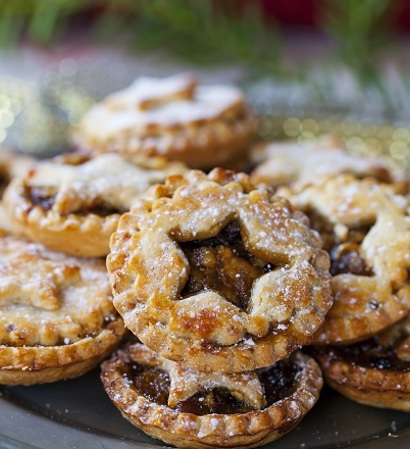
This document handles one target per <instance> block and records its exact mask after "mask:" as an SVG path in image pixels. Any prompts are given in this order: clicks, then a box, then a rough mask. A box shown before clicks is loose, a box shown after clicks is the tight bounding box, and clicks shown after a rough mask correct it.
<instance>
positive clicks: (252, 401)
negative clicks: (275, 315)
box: [101, 343, 322, 448]
mask: <svg viewBox="0 0 410 449" xmlns="http://www.w3.org/2000/svg"><path fill="white" fill-rule="evenodd" d="M101 377H102V381H103V384H104V387H105V389H106V391H107V393H108V395H109V397H110V398H111V400H112V401H113V402H114V404H115V405H116V406H117V407H118V409H119V410H120V411H121V413H122V415H123V416H124V417H125V418H126V419H128V420H129V421H130V422H131V423H133V424H134V425H136V426H137V427H139V428H140V429H142V430H143V431H144V432H146V433H148V434H149V435H151V436H153V437H154V438H160V439H161V440H163V441H165V442H166V443H170V444H173V445H175V446H179V447H191V448H192V447H193V448H211V447H230V448H239V447H255V446H259V445H262V444H265V443H268V442H270V441H273V440H276V439H278V438H280V437H281V436H283V435H284V434H285V433H287V432H289V431H290V430H291V429H293V427H294V426H295V425H296V424H297V423H298V422H299V421H300V419H302V418H303V416H304V415H305V414H306V413H307V412H308V411H309V410H310V409H311V408H312V407H313V405H314V404H315V402H316V401H317V399H318V396H319V391H320V389H321V387H322V377H321V373H320V370H319V367H318V366H317V364H316V363H315V361H314V360H313V359H312V358H310V357H308V356H306V355H304V354H302V353H300V352H296V353H295V354H293V355H292V356H291V358H290V359H287V360H285V361H282V362H278V363H277V364H275V365H274V366H272V367H270V368H264V369H261V370H258V371H256V372H255V371H254V372H245V373H237V374H221V373H203V372H199V371H194V370H192V369H189V368H183V367H182V366H180V365H178V364H176V363H175V362H172V361H170V360H166V359H164V358H162V357H160V356H158V355H156V354H155V353H154V352H153V351H151V350H149V349H148V348H146V347H145V346H144V345H142V344H139V343H136V344H134V345H131V346H129V347H128V348H126V349H124V350H120V351H118V352H117V353H116V354H115V355H114V357H113V358H112V359H111V360H108V361H106V362H104V363H103V365H102V374H101Z"/></svg>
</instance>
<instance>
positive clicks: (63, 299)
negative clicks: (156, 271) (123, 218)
mask: <svg viewBox="0 0 410 449" xmlns="http://www.w3.org/2000/svg"><path fill="white" fill-rule="evenodd" d="M111 299H112V298H111V295H110V289H109V283H108V276H107V273H106V271H105V266H104V262H103V261H101V260H97V259H79V258H74V257H69V256H67V255H65V254H62V253H56V252H53V251H49V250H47V249H45V248H44V247H43V246H42V245H40V244H36V243H30V242H27V241H25V240H18V239H16V238H15V237H2V238H1V239H0V383H2V384H8V385H19V384H23V385H29V384H34V383H40V382H53V381H56V380H60V379H63V378H68V377H76V376H79V375H81V374H83V373H84V372H86V371H88V370H89V369H91V368H93V367H94V366H96V365H97V364H98V363H99V362H100V361H101V360H102V359H104V358H105V357H106V356H107V355H108V354H109V353H110V352H111V351H112V350H113V349H114V348H115V346H116V345H117V343H118V342H119V340H120V339H121V337H122V335H123V333H124V326H123V323H122V320H121V318H120V317H119V316H118V314H117V312H116V310H115V309H114V306H113V305H112V300H111Z"/></svg>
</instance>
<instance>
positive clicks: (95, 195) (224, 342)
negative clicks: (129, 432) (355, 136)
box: [0, 74, 410, 448]
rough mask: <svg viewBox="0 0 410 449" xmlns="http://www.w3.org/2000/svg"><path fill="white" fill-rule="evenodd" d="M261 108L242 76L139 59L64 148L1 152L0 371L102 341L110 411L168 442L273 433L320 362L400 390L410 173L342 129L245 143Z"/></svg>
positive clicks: (343, 380)
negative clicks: (214, 82) (235, 81)
mask: <svg viewBox="0 0 410 449" xmlns="http://www.w3.org/2000/svg"><path fill="white" fill-rule="evenodd" d="M255 123H256V120H255V117H254V116H253V114H252V113H251V111H250V109H249V108H248V106H247V105H246V102H245V100H244V96H243V94H242V93H241V92H240V90H238V89H237V88H234V87H231V86H202V85H200V84H199V83H198V80H197V79H196V78H195V77H193V76H191V75H187V74H184V75H175V76H172V77H170V78H167V79H154V78H140V79H138V80H136V81H135V82H134V83H133V84H132V85H131V86H130V87H128V88H127V89H124V90H123V91H121V92H117V93H114V94H112V95H110V96H108V97H107V98H105V99H104V100H103V101H101V102H100V103H97V104H96V105H95V106H93V107H92V108H91V109H90V111H89V112H88V113H86V115H85V116H84V118H83V119H82V120H81V122H80V123H79V124H78V125H77V126H76V127H75V129H74V130H73V145H74V150H73V152H72V153H69V154H64V155H61V156H59V157H57V158H54V159H50V160H42V161H28V160H27V159H25V158H22V157H19V156H16V155H13V154H12V153H10V154H9V153H7V154H6V153H0V168H2V164H3V165H4V170H3V169H2V170H0V176H2V178H3V179H4V182H3V185H4V187H3V188H2V189H1V194H2V198H1V202H0V218H1V229H0V247H1V249H2V251H0V266H1V269H0V383H2V384H5V385H31V384H36V383H45V382H54V381H59V380H61V379H66V378H72V377H77V376H80V375H82V374H83V373H85V372H86V371H88V370H90V369H92V368H93V367H95V366H96V365H98V364H99V363H100V362H101V361H103V362H102V364H101V379H102V382H103V385H104V388H105V390H106V392H107V394H108V396H109V397H110V399H111V400H112V402H113V403H114V404H115V406H116V407H117V408H118V409H119V411H120V412H121V414H122V415H123V416H124V417H125V418H126V419H127V420H129V421H130V422H131V423H132V424H134V425H135V426H137V427H138V428H140V429H142V430H143V431H144V432H146V433H148V434H149V435H151V436H153V437H154V438H159V439H161V440H163V441H165V442H166V443H170V444H173V445H175V446H178V447H195V448H210V447H230V448H243V447H256V446H259V445H262V444H265V443H268V442H270V441H273V440H275V439H277V438H279V437H280V436H282V435H284V434H286V433H287V432H289V431H290V430H291V429H293V428H294V427H295V426H296V425H297V424H298V422H299V421H300V420H301V419H302V418H303V417H304V416H305V414H306V413H307V412H308V411H309V410H310V409H311V408H312V407H313V406H314V404H315V403H316V401H317V400H318V398H319V395H320V390H321V387H322V384H323V378H322V372H323V377H324V379H325V380H326V381H327V382H328V383H329V385H330V386H331V387H333V388H335V389H336V390H338V391H339V392H340V393H341V394H344V395H346V396H348V397H349V398H351V399H353V400H354V401H358V402H361V403H365V404H369V405H372V406H376V407H389V408H395V409H399V410H409V409H410V406H409V404H410V402H409V400H410V349H409V348H410V324H409V323H410V321H409V318H408V315H409V312H410V279H409V270H410V216H409V214H410V212H409V211H410V207H409V206H410V202H409V198H408V191H409V183H408V177H407V175H406V173H404V172H403V171H402V170H400V169H398V168H397V167H395V166H393V165H392V163H391V162H390V161H389V160H387V159H383V158H380V157H377V158H376V157H374V158H370V157H363V156H355V155H351V154H349V153H348V152H347V151H346V150H345V148H344V147H343V144H342V142H341V141H340V140H339V139H338V138H337V137H335V136H323V137H321V138H319V139H316V140H312V141H306V142H295V143H285V144H282V143H264V144H260V143H258V144H255ZM3 156H4V158H3V159H4V163H3V160H2V157H3ZM241 166H243V167H248V168H249V167H252V169H251V170H248V173H247V174H245V173H243V172H241V170H239V169H238V167H241ZM233 168H235V171H234V170H232V169H233ZM201 170H204V171H201ZM124 336H126V338H123V337H124Z"/></svg>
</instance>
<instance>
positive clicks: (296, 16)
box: [249, 0, 410, 31]
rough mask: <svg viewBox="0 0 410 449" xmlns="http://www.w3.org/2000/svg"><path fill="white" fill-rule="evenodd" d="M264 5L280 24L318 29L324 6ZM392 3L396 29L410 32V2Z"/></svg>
mask: <svg viewBox="0 0 410 449" xmlns="http://www.w3.org/2000/svg"><path fill="white" fill-rule="evenodd" d="M249 1H252V0H249ZM341 1H344V0H341ZM357 1H360V0H357ZM262 3H263V8H264V11H265V12H266V13H268V15H269V16H272V17H274V18H275V20H276V21H277V22H278V23H280V24H283V25H290V26H292V25H294V26H306V27H316V25H317V23H318V17H319V14H320V9H321V7H322V6H323V2H322V1H321V0H286V1H278V0H263V2H262ZM390 3H391V5H392V8H398V14H397V15H396V18H395V23H394V25H395V27H396V28H397V29H399V30H407V31H408V30H410V0H391V1H390Z"/></svg>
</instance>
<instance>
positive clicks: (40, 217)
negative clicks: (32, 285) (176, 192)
mask: <svg viewBox="0 0 410 449" xmlns="http://www.w3.org/2000/svg"><path fill="white" fill-rule="evenodd" d="M146 164H148V166H147V165H146ZM181 171H184V168H183V166H182V164H177V163H173V164H167V163H166V161H165V160H163V159H159V158H157V159H155V158H154V159H153V160H151V161H147V162H146V163H145V162H143V161H141V162H140V163H139V165H136V164H135V163H130V162H128V161H126V160H125V159H123V158H122V157H121V156H119V155H116V154H105V155H100V156H98V157H96V158H94V159H91V160H89V159H88V158H85V157H83V156H80V155H68V156H65V157H64V158H59V159H56V160H53V161H44V162H40V163H38V164H37V165H36V166H34V167H33V168H32V169H31V170H30V171H29V172H28V173H27V174H26V175H25V176H23V177H19V178H16V179H15V180H14V181H13V182H12V183H11V184H10V186H9V187H8V188H7V190H6V193H5V197H4V200H5V205H6V208H7V210H8V213H9V215H10V216H11V217H12V218H13V220H14V221H15V222H16V225H17V226H18V227H19V228H20V229H21V232H22V233H23V234H24V235H26V236H27V237H29V238H30V239H32V240H34V241H37V242H39V243H42V244H44V245H46V246H47V247H49V248H51V249H53V250H56V251H64V252H66V253H68V254H72V255H75V256H88V257H98V256H105V255H106V254H107V253H108V251H109V239H110V236H111V234H112V233H113V232H114V230H115V229H116V227H117V223H118V219H119V217H120V215H121V214H122V213H123V212H125V211H127V210H129V208H130V205H131V203H132V202H133V201H134V200H135V198H136V197H138V196H140V195H141V194H143V193H144V192H145V190H146V189H147V188H148V187H149V186H151V185H152V184H154V183H157V182H163V181H164V179H165V177H166V176H167V174H172V173H175V172H177V173H180V172H181Z"/></svg>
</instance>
